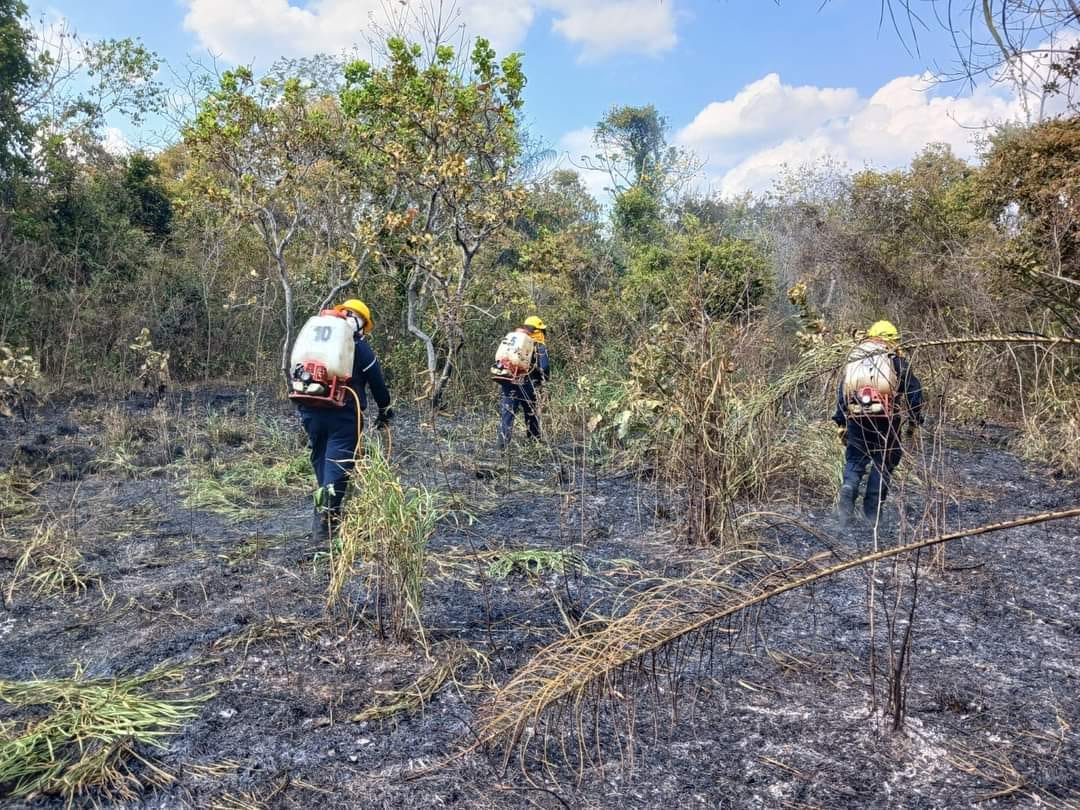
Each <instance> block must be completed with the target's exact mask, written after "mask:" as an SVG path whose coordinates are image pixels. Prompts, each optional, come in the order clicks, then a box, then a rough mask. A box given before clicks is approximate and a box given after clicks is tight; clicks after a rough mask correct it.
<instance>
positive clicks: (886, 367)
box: [844, 340, 897, 417]
mask: <svg viewBox="0 0 1080 810" xmlns="http://www.w3.org/2000/svg"><path fill="white" fill-rule="evenodd" d="M896 377H897V375H896V367H895V366H894V365H893V355H892V354H891V353H890V352H889V350H888V348H887V347H886V346H885V345H884V344H883V343H881V342H879V341H877V340H867V341H864V342H862V343H860V344H859V345H858V346H856V347H855V348H854V349H852V351H851V354H849V355H848V362H847V365H846V366H845V367H844V400H845V402H846V404H847V412H848V414H849V415H850V416H855V417H859V416H892V411H893V399H894V397H895V395H896V390H897V378H896Z"/></svg>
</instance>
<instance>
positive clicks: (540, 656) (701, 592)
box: [465, 506, 1080, 768]
mask: <svg viewBox="0 0 1080 810" xmlns="http://www.w3.org/2000/svg"><path fill="white" fill-rule="evenodd" d="M1071 517H1080V506H1078V507H1075V508H1071V509H1066V510H1062V511H1058V512H1047V513H1041V514H1037V515H1030V516H1027V517H1022V518H1017V519H1015V520H1009V521H1004V522H1000V523H993V524H988V525H984V526H979V527H976V528H972V529H966V530H963V531H958V532H953V533H950V534H944V535H939V536H936V537H929V538H923V539H921V540H917V541H914V542H912V543H908V544H906V545H902V546H896V547H894V548H889V549H885V550H882V551H878V552H875V553H872V554H866V555H863V556H860V557H857V558H854V559H850V560H845V561H843V562H840V563H837V564H835V565H832V566H829V567H825V568H819V567H817V562H818V560H820V559H823V558H825V557H827V556H828V555H827V554H822V555H818V556H816V557H813V558H810V559H808V560H803V561H800V562H796V563H794V564H791V565H787V566H786V567H783V568H780V569H778V570H774V571H772V572H770V573H768V574H765V575H764V576H761V577H759V578H758V579H756V580H755V581H753V582H752V583H751V584H749V585H743V586H741V587H739V588H735V587H733V584H732V581H731V578H730V577H729V576H726V575H724V576H713V577H705V578H699V579H697V580H694V581H693V583H692V584H690V585H685V584H681V583H679V582H678V581H675V582H668V583H664V584H661V585H659V586H657V587H655V588H653V589H650V590H649V591H646V592H645V593H643V594H642V595H641V596H640V597H639V598H637V599H636V600H634V601H633V602H632V603H631V605H630V607H629V609H628V610H627V611H625V612H624V613H623V614H622V615H621V616H620V617H619V618H617V619H614V620H609V621H605V622H595V623H592V624H589V623H586V624H583V625H581V626H580V627H579V632H577V633H575V634H573V635H570V636H566V637H564V638H562V639H559V640H558V641H556V642H554V643H553V644H551V645H549V646H548V647H545V648H544V649H542V650H541V651H540V652H539V653H537V654H536V655H535V656H534V657H533V659H532V660H531V661H530V662H528V663H527V664H526V665H525V666H524V667H523V668H522V669H521V670H519V671H518V673H517V674H516V675H515V676H514V678H513V679H511V681H510V682H509V683H508V684H507V685H506V686H504V687H502V688H501V689H499V690H498V692H497V693H496V694H495V696H494V697H493V698H492V700H491V701H490V702H489V703H488V704H487V705H486V706H484V707H483V708H482V709H481V712H480V722H479V724H478V728H477V731H476V740H477V741H476V742H475V743H473V744H472V745H470V746H468V747H467V748H466V749H465V750H466V751H471V750H475V749H476V748H477V747H479V746H481V745H484V746H487V745H491V744H494V743H496V742H500V741H502V742H504V743H505V745H506V754H505V755H506V757H509V756H510V754H511V752H512V751H513V750H514V749H515V748H516V747H519V746H520V748H521V756H522V762H523V764H524V757H525V752H526V749H527V748H528V746H529V743H530V741H531V740H534V739H539V740H543V741H544V744H545V745H546V744H547V736H546V735H545V734H542V733H539V729H538V728H537V727H538V726H539V725H541V723H543V722H544V721H548V720H551V721H553V722H558V721H559V720H563V721H565V720H567V718H569V722H570V723H571V724H572V725H573V726H575V727H576V729H577V742H576V743H575V748H576V750H577V753H578V757H579V759H578V761H579V765H580V767H581V768H584V767H585V763H586V759H587V754H586V747H587V745H588V743H587V741H586V737H587V736H589V735H590V734H594V733H595V734H598V733H599V732H598V728H597V729H594V728H593V725H594V723H597V722H599V720H598V715H593V714H591V713H590V719H589V721H588V722H589V726H590V728H589V730H588V731H586V730H585V728H584V725H583V724H584V723H585V720H584V719H583V717H582V714H583V712H584V711H585V705H586V703H587V702H588V701H589V700H590V699H593V700H599V699H600V698H602V697H605V696H608V697H610V696H615V697H616V698H618V699H620V700H622V701H629V702H630V703H631V704H632V702H633V700H634V698H633V697H632V695H634V694H637V693H639V692H642V691H644V692H645V693H649V692H650V690H649V689H647V688H645V689H643V690H641V689H637V688H636V687H635V684H634V682H633V681H634V678H635V677H639V678H640V677H643V678H646V679H648V678H652V679H654V680H655V678H656V677H657V669H658V667H661V666H662V667H663V668H666V669H667V671H668V677H669V678H670V679H671V683H672V691H674V685H675V681H677V678H678V670H679V668H680V666H683V665H685V664H686V662H687V661H688V660H690V653H692V652H693V649H694V646H695V642H696V641H700V642H701V646H702V647H704V646H706V636H707V634H708V633H709V632H710V631H715V630H719V629H721V624H722V623H723V622H725V621H727V620H732V619H735V618H737V617H739V616H742V615H744V614H745V613H746V612H747V611H748V610H750V609H751V608H754V607H755V606H758V605H761V604H763V603H765V602H767V601H769V600H773V599H776V598H777V597H779V596H781V595H782V594H786V593H789V592H790V591H794V590H797V589H800V588H804V587H806V586H808V585H811V584H813V583H815V582H818V581H820V580H823V579H826V578H828V577H832V576H835V575H837V574H840V573H842V572H844V571H847V570H850V569H852V568H856V567H859V566H864V565H869V564H871V563H874V562H877V561H880V560H884V559H888V558H890V557H896V556H898V555H901V554H906V553H910V552H913V551H918V550H919V549H923V548H927V547H930V546H935V545H938V544H940V543H947V542H949V541H952V540H958V539H960V538H964V537H972V536H975V535H980V534H986V533H989V532H995V531H1003V530H1006V529H1012V528H1017V527H1020V526H1029V525H1033V524H1036V523H1044V522H1047V521H1051V520H1062V519H1066V518H1071ZM684 642H686V643H685V644H684ZM671 699H674V698H673V697H672V698H671ZM673 705H674V704H673ZM629 711H631V710H628V712H629ZM553 714H554V715H556V717H555V718H552V715H553Z"/></svg>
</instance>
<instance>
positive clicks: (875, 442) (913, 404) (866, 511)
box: [833, 321, 923, 526]
mask: <svg viewBox="0 0 1080 810" xmlns="http://www.w3.org/2000/svg"><path fill="white" fill-rule="evenodd" d="M899 343H900V334H899V332H898V331H897V329H896V327H895V326H894V325H893V324H892V323H890V322H889V321H878V322H877V323H875V324H873V325H872V326H871V327H870V328H869V329H868V330H867V331H866V340H865V341H864V342H863V343H861V344H860V345H859V346H858V347H857V348H856V349H855V350H854V351H853V352H852V353H851V355H850V356H849V357H848V363H847V366H846V367H845V369H844V379H842V380H841V381H840V388H839V393H838V396H837V406H836V413H835V414H834V415H833V421H834V422H836V424H837V426H838V427H837V435H838V436H839V438H840V440H841V441H842V442H844V443H845V444H846V449H845V452H844V480H843V484H842V486H841V487H840V496H839V503H838V506H837V515H838V517H839V519H840V523H841V525H843V526H847V525H848V523H849V522H850V520H851V516H852V513H853V512H854V510H855V500H856V498H857V497H858V495H859V486H860V484H861V483H862V479H863V476H864V475H865V474H866V470H867V467H869V468H870V476H869V478H868V480H867V483H866V492H865V494H864V496H863V502H862V507H863V508H862V512H863V516H864V517H866V519H867V520H869V521H871V522H873V523H876V522H877V521H878V520H879V518H880V512H881V508H882V505H883V504H884V502H885V498H886V497H887V496H888V494H889V481H890V479H891V477H892V473H893V470H895V469H896V466H897V465H898V464H899V463H900V458H901V456H902V455H903V450H902V448H901V442H900V434H901V429H902V427H903V428H906V432H907V435H908V437H909V438H910V437H912V436H914V433H915V430H916V429H917V427H918V426H920V425H922V422H923V415H922V407H923V395H922V384H921V383H920V382H919V379H918V377H916V376H915V374H914V373H913V372H912V370H911V366H910V365H909V364H908V361H907V360H906V359H905V358H904V357H902V356H901V354H900V351H899ZM901 401H903V406H901Z"/></svg>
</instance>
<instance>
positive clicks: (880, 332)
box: [866, 321, 900, 343]
mask: <svg viewBox="0 0 1080 810" xmlns="http://www.w3.org/2000/svg"><path fill="white" fill-rule="evenodd" d="M866 336H867V337H868V338H876V339H878V340H885V341H888V342H889V343H896V342H897V341H899V340H900V331H899V330H898V329H897V328H896V327H895V326H894V325H893V323H892V321H878V322H877V323H875V324H873V325H872V326H871V327H870V328H869V329H867V330H866Z"/></svg>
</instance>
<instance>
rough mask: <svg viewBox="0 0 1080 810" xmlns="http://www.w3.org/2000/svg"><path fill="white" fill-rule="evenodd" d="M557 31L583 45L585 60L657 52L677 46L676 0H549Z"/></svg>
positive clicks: (582, 52) (552, 26)
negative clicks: (553, 10)
mask: <svg viewBox="0 0 1080 810" xmlns="http://www.w3.org/2000/svg"><path fill="white" fill-rule="evenodd" d="M549 5H551V7H552V8H553V9H555V10H556V12H557V16H556V17H555V20H554V21H553V22H552V24H551V28H552V30H553V31H555V32H556V33H559V34H561V35H562V36H563V37H565V38H566V39H568V40H569V41H570V42H573V43H574V44H576V45H580V46H581V48H582V51H581V58H582V59H583V60H595V59H602V58H604V57H606V56H610V55H612V54H613V53H616V52H619V51H633V52H636V53H646V54H650V55H656V54H659V53H662V52H664V51H667V50H670V49H671V48H673V47H675V43H676V41H677V37H676V34H675V2H674V0H549Z"/></svg>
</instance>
